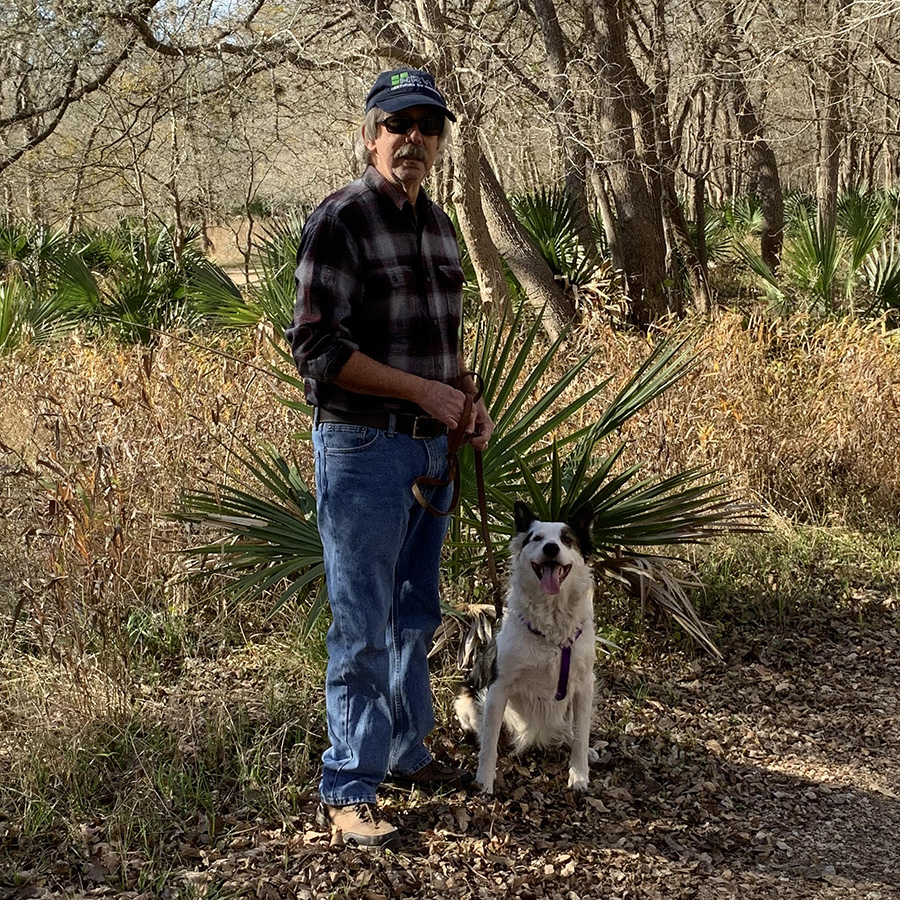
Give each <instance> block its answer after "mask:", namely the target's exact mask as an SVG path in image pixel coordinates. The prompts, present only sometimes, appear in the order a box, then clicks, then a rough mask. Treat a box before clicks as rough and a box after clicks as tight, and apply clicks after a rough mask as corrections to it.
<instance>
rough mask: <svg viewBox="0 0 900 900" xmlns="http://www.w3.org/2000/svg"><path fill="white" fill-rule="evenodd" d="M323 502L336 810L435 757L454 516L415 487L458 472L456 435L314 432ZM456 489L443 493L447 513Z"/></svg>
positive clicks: (331, 797) (323, 428)
mask: <svg viewBox="0 0 900 900" xmlns="http://www.w3.org/2000/svg"><path fill="white" fill-rule="evenodd" d="M313 445H314V448H315V455H316V506H317V513H318V523H319V533H320V534H321V537H322V545H323V547H324V550H325V579H326V584H327V587H328V597H329V602H330V604H331V613H332V624H331V627H330V628H329V630H328V670H327V676H326V682H325V705H326V712H327V715H328V737H329V740H330V741H331V746H330V747H329V748H328V750H326V751H325V753H324V754H323V756H322V762H323V771H322V781H321V784H320V785H319V792H320V794H321V797H322V800H323V801H324V802H325V803H327V804H328V805H330V806H348V805H351V804H354V803H373V802H374V801H375V791H376V789H377V787H378V785H379V784H380V783H381V782H382V781H383V780H384V778H385V776H386V775H387V774H388V773H389V772H390V773H394V774H408V773H410V772H415V771H417V770H418V769H420V768H422V766H424V765H427V764H428V762H430V760H431V754H430V752H429V751H428V749H427V748H426V747H425V745H424V744H423V739H424V738H425V736H426V735H427V734H428V733H429V732H430V731H431V729H432V728H433V727H434V709H433V706H432V700H431V686H430V682H429V674H428V658H427V657H428V650H429V647H430V645H431V639H432V637H433V636H434V632H435V629H436V628H437V626H438V625H439V624H440V621H441V613H440V600H439V591H438V582H439V570H440V555H441V545H442V544H443V542H444V537H445V536H446V533H447V522H448V520H447V519H446V518H442V519H439V518H435V517H433V516H431V515H429V514H428V513H427V512H426V511H425V510H424V509H422V507H421V506H420V505H419V504H418V503H417V502H416V499H415V498H414V497H413V494H412V491H411V486H412V483H413V481H414V480H415V479H416V478H417V477H418V476H420V475H427V476H430V477H432V478H443V477H446V472H447V458H446V457H447V439H446V437H439V438H431V439H427V440H415V439H413V438H412V437H411V436H409V435H405V434H396V433H392V432H391V431H390V430H387V431H386V430H383V429H378V428H367V427H364V426H359V425H345V424H343V423H334V422H326V423H319V424H318V425H316V427H315V428H314V429H313ZM451 493H452V489H451V488H450V487H448V488H443V489H439V490H437V491H434V490H432V495H431V496H430V497H429V499H430V500H431V502H432V503H433V504H434V505H436V506H438V507H439V508H441V509H445V508H446V507H447V505H448V504H449V502H450V495H451Z"/></svg>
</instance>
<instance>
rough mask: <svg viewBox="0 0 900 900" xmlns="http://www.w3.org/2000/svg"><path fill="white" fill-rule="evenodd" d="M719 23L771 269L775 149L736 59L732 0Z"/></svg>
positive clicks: (777, 180)
mask: <svg viewBox="0 0 900 900" xmlns="http://www.w3.org/2000/svg"><path fill="white" fill-rule="evenodd" d="M723 23H724V26H725V33H724V39H723V42H722V53H723V58H724V62H725V67H726V71H727V78H728V83H729V89H730V93H731V97H732V102H733V106H734V114H735V120H736V122H737V127H738V132H739V133H740V135H741V140H742V141H743V145H744V148H745V150H746V152H747V154H748V156H749V158H750V167H751V168H752V170H753V172H754V175H755V180H756V196H757V197H759V201H760V204H761V205H762V229H761V231H760V244H761V248H760V249H761V255H762V259H763V262H764V263H765V264H766V265H767V266H768V267H769V269H770V270H771V271H772V272H773V273H774V272H777V271H778V267H779V266H780V265H781V248H782V246H783V244H784V194H783V192H782V189H781V177H780V175H779V173H778V162H777V160H776V158H775V151H774V150H773V149H772V147H771V145H770V144H769V142H768V141H767V140H766V139H765V136H764V132H763V127H762V124H761V123H760V121H759V117H758V116H757V114H756V110H755V108H754V105H753V101H752V100H751V98H750V92H749V90H748V89H747V83H746V81H745V79H744V76H743V73H742V72H741V68H740V65H739V63H738V51H737V29H736V27H735V17H734V3H733V0H727V2H726V5H725V10H724V15H723Z"/></svg>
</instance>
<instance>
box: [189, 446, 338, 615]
mask: <svg viewBox="0 0 900 900" xmlns="http://www.w3.org/2000/svg"><path fill="white" fill-rule="evenodd" d="M237 458H238V459H239V461H240V463H241V466H242V469H243V471H244V475H245V477H242V478H241V482H240V484H241V485H242V486H241V487H239V486H237V485H235V484H230V483H225V484H221V485H217V486H215V488H214V489H211V490H188V491H185V492H184V494H183V495H182V510H181V511H179V512H176V513H173V514H172V515H173V517H174V518H176V519H179V520H180V521H184V522H189V523H191V524H193V525H194V526H197V527H199V528H201V529H210V530H212V531H214V532H215V533H216V534H218V537H216V538H215V539H214V540H213V541H211V542H209V543H207V544H204V545H203V546H200V547H194V548H191V549H190V550H189V551H187V552H188V553H189V555H191V556H194V557H197V558H198V559H199V560H200V564H199V566H197V567H196V568H195V570H194V572H193V573H192V576H191V577H193V578H198V577H204V578H205V577H209V576H217V577H218V578H219V579H220V580H221V590H224V591H226V592H227V593H228V594H230V595H231V596H232V597H233V598H236V599H240V600H243V601H247V602H250V601H256V600H260V599H268V598H269V597H270V596H273V597H274V599H273V601H272V603H273V611H274V610H277V609H279V608H280V607H281V606H282V605H283V604H285V603H287V602H288V601H291V600H295V599H302V600H303V602H305V603H306V604H307V621H306V629H307V631H308V630H310V629H311V628H312V627H313V626H314V625H315V622H316V620H317V618H318V617H319V615H320V614H321V612H322V609H323V607H324V596H325V595H324V579H323V577H322V576H323V573H324V561H323V553H322V542H321V539H320V538H319V532H318V528H317V526H316V512H315V498H314V496H313V495H312V493H311V491H310V490H309V488H308V487H307V485H306V483H305V481H304V479H303V476H302V475H301V473H300V470H299V468H298V467H297V465H296V464H294V463H291V462H288V461H287V460H286V459H285V458H284V457H283V456H281V455H280V454H279V453H278V452H277V451H275V450H274V449H271V448H269V449H268V450H266V451H264V452H258V451H256V450H254V449H253V448H251V447H246V448H245V453H244V454H238V456H237Z"/></svg>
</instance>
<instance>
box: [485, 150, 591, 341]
mask: <svg viewBox="0 0 900 900" xmlns="http://www.w3.org/2000/svg"><path fill="white" fill-rule="evenodd" d="M480 171H481V192H482V198H483V200H484V212H485V217H486V219H487V224H488V228H489V229H490V232H491V238H492V239H493V241H494V245H495V246H496V247H497V250H499V252H500V255H501V256H502V257H503V258H504V259H505V260H506V264H507V265H508V266H509V267H510V269H512V272H513V274H514V275H515V276H516V278H517V279H518V281H519V284H521V285H522V289H523V290H524V291H525V294H526V296H527V297H528V300H529V302H530V303H531V304H532V305H533V306H534V307H535V309H537V310H538V312H539V313H540V314H541V315H542V320H543V324H544V330H545V331H546V332H547V334H549V335H550V337H551V338H554V339H555V338H556V337H558V336H559V332H560V329H561V328H562V327H563V326H564V325H566V324H567V323H568V322H569V321H571V320H572V319H573V318H574V317H575V306H574V304H573V303H572V301H571V300H570V299H569V298H568V297H567V296H566V295H565V294H564V293H563V291H562V288H561V287H560V286H559V284H557V282H556V280H555V279H554V277H553V273H552V272H551V271H550V267H549V266H548V265H547V263H546V262H544V259H543V257H542V256H541V255H540V253H539V252H538V250H537V248H536V247H535V246H534V243H533V241H532V240H531V237H530V236H529V235H528V232H526V231H525V229H524V228H523V227H522V225H521V224H520V223H519V220H518V219H517V218H516V217H515V214H514V213H513V211H512V207H511V206H510V205H509V200H508V199H507V198H506V194H504V193H503V189H502V188H501V187H500V182H499V181H498V180H497V176H496V175H495V174H494V170H493V169H492V168H491V167H490V165H488V162H487V160H486V159H485V158H484V155H482V156H481V160H480Z"/></svg>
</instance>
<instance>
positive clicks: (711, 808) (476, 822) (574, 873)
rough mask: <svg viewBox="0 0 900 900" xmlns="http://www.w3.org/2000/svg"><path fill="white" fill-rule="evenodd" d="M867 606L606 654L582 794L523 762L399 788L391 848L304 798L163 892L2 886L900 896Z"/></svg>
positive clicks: (189, 863) (393, 801)
mask: <svg viewBox="0 0 900 900" xmlns="http://www.w3.org/2000/svg"><path fill="white" fill-rule="evenodd" d="M861 610H862V611H861V612H860V611H857V613H855V614H852V615H851V614H850V613H832V614H828V613H825V614H821V615H819V616H817V617H816V618H812V619H810V620H808V621H803V622H796V623H794V625H793V626H792V628H791V630H790V632H789V633H787V634H785V633H784V632H783V631H781V630H778V631H771V630H769V631H766V630H765V629H762V628H757V630H756V631H755V632H754V633H753V634H750V635H749V636H748V634H747V630H752V629H745V630H744V633H743V634H742V636H741V639H740V641H734V642H733V643H731V644H730V645H729V644H728V643H727V642H726V644H725V647H724V649H725V655H726V660H727V661H726V662H725V663H723V664H720V665H714V664H711V663H710V662H709V660H702V661H700V662H699V663H693V664H692V663H691V662H690V661H688V660H686V659H685V658H683V657H680V656H679V657H677V658H672V659H668V660H655V661H653V662H648V663H645V664H640V665H629V666H626V665H623V664H616V665H613V664H610V663H609V662H607V663H603V664H601V666H600V671H601V674H602V686H601V690H600V699H601V704H600V706H599V710H598V719H597V723H596V728H595V732H594V736H595V744H596V746H598V748H599V749H600V751H601V755H602V761H601V765H600V766H599V767H598V768H597V769H596V770H595V771H594V780H593V782H592V786H591V790H590V793H589V794H588V796H587V797H575V796H573V795H572V794H569V793H567V792H566V791H565V790H563V788H562V785H563V784H564V781H565V762H564V759H563V757H562V756H559V755H551V756H550V757H547V756H542V757H538V756H534V757H527V758H525V759H523V760H520V761H519V762H517V763H510V762H509V761H507V762H506V764H505V768H504V770H503V774H504V782H505V786H502V787H501V788H500V789H499V791H498V796H499V799H497V800H495V801H494V802H492V803H485V802H484V801H482V800H481V799H480V798H478V797H468V798H467V797H464V796H463V795H459V794H456V795H450V796H447V797H443V798H439V799H433V798H431V799H429V798H424V797H421V796H418V795H409V794H407V793H404V792H395V793H388V794H387V795H386V797H385V806H386V807H387V809H388V811H389V813H390V814H391V815H392V816H393V818H394V819H395V820H396V821H398V822H400V823H402V825H403V826H404V828H405V829H406V831H407V835H408V838H407V841H406V844H405V846H404V848H403V851H402V852H400V853H398V854H396V855H384V856H380V855H376V856H365V855H361V854H359V853H358V852H356V851H353V850H350V849H347V848H342V847H340V846H331V845H330V844H329V841H328V838H327V836H326V835H324V834H322V833H321V831H320V830H319V829H317V828H316V826H315V825H314V824H313V818H312V806H311V805H310V806H309V807H308V809H307V810H306V811H305V812H304V814H302V815H301V816H299V817H298V818H297V819H295V820H294V821H292V822H290V823H286V824H284V825H281V824H278V825H275V824H272V825H267V824H266V823H261V822H252V821H244V822H241V821H229V822H228V823H227V824H228V825H229V826H230V836H229V838H228V839H227V841H226V842H220V843H219V844H218V845H217V846H216V847H215V848H212V847H210V846H200V845H192V844H191V843H190V842H185V843H184V844H183V845H182V846H181V848H180V850H179V856H178V858H176V859H172V861H171V862H172V866H173V870H172V873H171V877H170V879H168V880H167V882H166V884H167V887H166V888H165V889H164V890H163V891H162V892H161V893H158V892H155V891H145V892H144V893H143V894H138V892H136V891H132V892H128V893H122V892H120V891H117V890H116V889H115V888H113V887H112V886H111V885H109V884H103V883H101V881H100V879H101V876H102V866H99V865H98V866H97V867H96V870H95V871H93V875H92V874H91V870H90V869H89V867H88V870H87V871H86V875H85V877H84V878H83V880H82V881H81V883H80V884H78V885H72V884H65V885H63V884H54V883H53V879H52V877H44V878H41V879H39V880H38V881H36V882H35V881H32V882H31V883H30V884H27V885H23V886H21V887H14V886H9V887H7V888H6V889H5V890H3V889H0V896H3V897H26V896H27V897H51V896H52V897H60V896H69V897H71V896H113V895H116V896H127V897H131V898H134V897H138V896H141V897H147V898H150V897H155V896H164V897H166V896H171V897H176V896H196V897H232V896H233V897H239V896H240V897H260V898H264V900H276V898H282V897H285V898H286V897H297V898H333V897H340V898H342V897H353V898H364V900H380V898H386V897H417V898H431V897H434V898H438V897H442V898H443V897H454V898H455V897H459V898H480V897H520V898H524V900H529V898H538V897H546V898H553V900H559V898H563V900H577V898H594V897H603V898H637V897H648V898H670V897H679V898H700V900H706V898H710V900H711V898H732V897H736V898H754V900H755V898H804V900H807V898H809V900H811V898H823V900H824V898H834V900H838V898H841V900H857V898H859V900H863V898H865V900H887V898H900V848H898V838H900V799H898V796H897V794H898V793H900V751H898V747H900V713H898V685H900V632H898V625H900V619H898V612H897V608H896V604H895V603H893V602H891V601H888V600H885V599H884V598H871V599H869V600H867V601H866V602H865V603H864V604H863V605H862V606H861ZM449 741H450V738H445V739H444V742H445V745H446V749H447V750H449V751H450V752H458V753H459V754H460V755H462V756H465V757H470V756H471V755H472V754H473V750H472V748H470V747H459V748H456V747H454V746H453V745H451V744H450V743H449ZM101 862H102V861H101ZM92 877H93V878H95V879H96V880H95V881H92V880H91V879H92ZM178 885H180V888H179V887H177V886H178Z"/></svg>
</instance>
